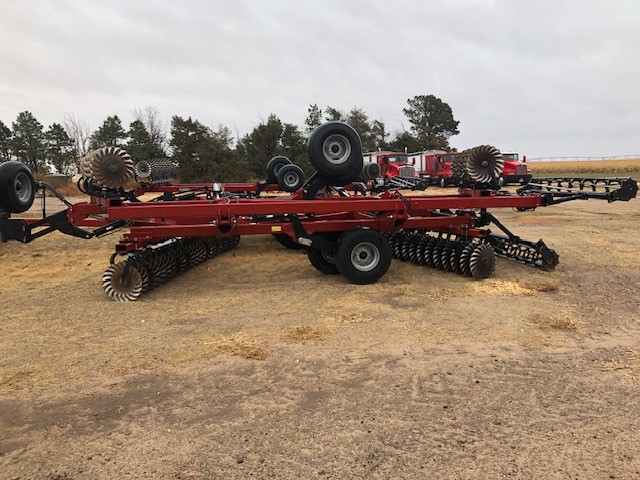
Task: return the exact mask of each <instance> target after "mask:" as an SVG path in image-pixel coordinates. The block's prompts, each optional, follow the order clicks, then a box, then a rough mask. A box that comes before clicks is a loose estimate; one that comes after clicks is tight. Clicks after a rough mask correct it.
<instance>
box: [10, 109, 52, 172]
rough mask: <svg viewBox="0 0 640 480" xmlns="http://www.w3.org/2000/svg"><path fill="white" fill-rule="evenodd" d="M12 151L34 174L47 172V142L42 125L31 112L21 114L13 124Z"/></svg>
mask: <svg viewBox="0 0 640 480" xmlns="http://www.w3.org/2000/svg"><path fill="white" fill-rule="evenodd" d="M12 128H13V139H12V140H11V149H12V150H13V153H14V155H15V156H16V157H17V158H18V160H20V161H21V162H23V163H25V164H26V165H27V166H28V167H29V168H31V170H32V171H33V172H34V173H37V172H41V171H44V170H45V168H46V167H45V162H44V157H45V142H44V140H45V139H44V132H43V130H42V129H43V127H42V124H41V123H40V122H39V121H38V120H37V119H36V117H34V116H33V114H32V113H31V112H21V113H19V114H18V117H17V118H16V121H15V122H13V124H12Z"/></svg>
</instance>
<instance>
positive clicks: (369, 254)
mask: <svg viewBox="0 0 640 480" xmlns="http://www.w3.org/2000/svg"><path fill="white" fill-rule="evenodd" d="M378 263H380V249H379V248H378V247H376V246H375V245H374V244H373V243H371V242H362V243H359V244H357V245H356V246H355V247H354V248H353V250H351V264H352V265H353V266H354V267H355V268H356V269H357V270H360V271H361V272H369V271H371V270H373V269H374V268H376V266H377V265H378Z"/></svg>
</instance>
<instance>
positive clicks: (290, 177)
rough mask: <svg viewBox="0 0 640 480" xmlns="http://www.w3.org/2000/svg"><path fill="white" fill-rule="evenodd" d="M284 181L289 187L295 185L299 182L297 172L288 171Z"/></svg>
mask: <svg viewBox="0 0 640 480" xmlns="http://www.w3.org/2000/svg"><path fill="white" fill-rule="evenodd" d="M284 183H285V185H286V186H287V187H293V186H294V185H295V184H296V183H298V176H297V175H296V174H295V173H287V174H286V175H285V176H284Z"/></svg>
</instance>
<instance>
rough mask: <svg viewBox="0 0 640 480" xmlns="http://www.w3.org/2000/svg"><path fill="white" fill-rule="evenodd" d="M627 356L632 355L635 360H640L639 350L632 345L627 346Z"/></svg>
mask: <svg viewBox="0 0 640 480" xmlns="http://www.w3.org/2000/svg"><path fill="white" fill-rule="evenodd" d="M626 353H627V356H628V357H631V358H632V359H633V360H637V361H640V352H638V351H637V350H634V349H633V348H631V347H627V352H626Z"/></svg>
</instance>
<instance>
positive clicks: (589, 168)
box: [529, 158, 640, 179]
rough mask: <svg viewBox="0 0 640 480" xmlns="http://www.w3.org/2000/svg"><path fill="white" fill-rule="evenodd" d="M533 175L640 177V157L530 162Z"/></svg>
mask: <svg viewBox="0 0 640 480" xmlns="http://www.w3.org/2000/svg"><path fill="white" fill-rule="evenodd" d="M529 168H531V169H532V170H533V176H534V177H535V176H549V175H553V176H573V175H576V174H579V175H582V176H589V175H592V176H595V177H633V178H636V179H637V178H640V158H635V159H626V160H593V161H580V162H530V163H529Z"/></svg>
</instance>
